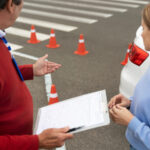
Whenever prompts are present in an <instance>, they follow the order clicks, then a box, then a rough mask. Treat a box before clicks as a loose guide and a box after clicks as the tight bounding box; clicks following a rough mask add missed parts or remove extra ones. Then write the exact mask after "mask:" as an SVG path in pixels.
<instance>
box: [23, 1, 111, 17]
mask: <svg viewBox="0 0 150 150" xmlns="http://www.w3.org/2000/svg"><path fill="white" fill-rule="evenodd" d="M24 6H31V7H36V8H44V9H51V10H56V11H64V12H71V13H77V14H83V15H91V16H97V17H103V18H109V17H111V16H113V14H110V13H100V12H95V11H86V10H81V9H72V8H67V7H56V6H50V5H43V4H35V3H28V2H24Z"/></svg>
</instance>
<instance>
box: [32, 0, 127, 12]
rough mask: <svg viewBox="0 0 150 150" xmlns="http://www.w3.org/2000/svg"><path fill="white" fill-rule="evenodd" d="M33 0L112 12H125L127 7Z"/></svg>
mask: <svg viewBox="0 0 150 150" xmlns="http://www.w3.org/2000/svg"><path fill="white" fill-rule="evenodd" d="M34 1H36V2H47V3H53V4H60V5H68V6H76V7H84V8H94V9H100V10H107V11H114V12H126V11H127V9H123V8H115V7H105V6H96V5H88V4H83V3H74V2H66V1H52V0H34Z"/></svg>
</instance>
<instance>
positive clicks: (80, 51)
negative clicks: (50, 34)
mask: <svg viewBox="0 0 150 150" xmlns="http://www.w3.org/2000/svg"><path fill="white" fill-rule="evenodd" d="M74 54H77V55H86V54H88V51H86V50H85V44H84V37H83V34H80V39H79V44H78V49H77V50H76V51H75V52H74Z"/></svg>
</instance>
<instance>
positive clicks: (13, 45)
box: [9, 42, 23, 51]
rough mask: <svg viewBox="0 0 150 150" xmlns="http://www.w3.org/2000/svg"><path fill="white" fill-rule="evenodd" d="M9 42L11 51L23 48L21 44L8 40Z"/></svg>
mask: <svg viewBox="0 0 150 150" xmlns="http://www.w3.org/2000/svg"><path fill="white" fill-rule="evenodd" d="M9 44H10V46H11V49H12V51H15V50H18V49H21V48H23V46H21V45H17V44H14V43H10V42H9Z"/></svg>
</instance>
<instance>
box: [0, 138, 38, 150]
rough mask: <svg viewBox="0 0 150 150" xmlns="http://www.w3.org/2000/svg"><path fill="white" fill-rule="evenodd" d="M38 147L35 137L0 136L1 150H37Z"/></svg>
mask: <svg viewBox="0 0 150 150" xmlns="http://www.w3.org/2000/svg"><path fill="white" fill-rule="evenodd" d="M38 147H39V141H38V136H37V135H20V136H15V135H12V136H11V135H6V136H0V149H1V150H10V149H11V150H38Z"/></svg>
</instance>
